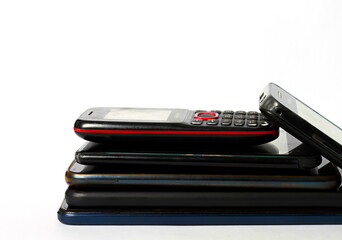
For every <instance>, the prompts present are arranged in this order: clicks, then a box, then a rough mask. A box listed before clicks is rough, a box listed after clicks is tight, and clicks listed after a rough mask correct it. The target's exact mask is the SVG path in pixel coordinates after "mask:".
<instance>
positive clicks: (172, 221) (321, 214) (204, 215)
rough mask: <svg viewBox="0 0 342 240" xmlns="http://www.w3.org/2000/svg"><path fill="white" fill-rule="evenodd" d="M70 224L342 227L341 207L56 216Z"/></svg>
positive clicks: (75, 211) (64, 211)
mask: <svg viewBox="0 0 342 240" xmlns="http://www.w3.org/2000/svg"><path fill="white" fill-rule="evenodd" d="M57 217H58V220H59V221H60V222H61V223H64V224H69V225H285V224H286V225H293V224H296V225H298V224H342V210H341V208H331V207H322V208H316V207H314V208H209V209H205V208H187V209H178V208H169V209H167V208H166V209H165V208H164V209H158V208H149V209H146V208H109V209H108V208H107V209H103V208H93V209H91V208H90V209H89V208H86V209H85V208H73V207H70V206H68V204H67V203H66V202H65V201H63V203H62V205H61V207H60V209H59V210H58V213H57Z"/></svg>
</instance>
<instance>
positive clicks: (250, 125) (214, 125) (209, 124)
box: [74, 107, 278, 144]
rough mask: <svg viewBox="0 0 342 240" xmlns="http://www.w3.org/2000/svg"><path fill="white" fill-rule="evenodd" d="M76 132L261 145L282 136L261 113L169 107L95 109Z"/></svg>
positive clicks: (108, 137)
mask: <svg viewBox="0 0 342 240" xmlns="http://www.w3.org/2000/svg"><path fill="white" fill-rule="evenodd" d="M74 131H75V133H76V134H77V135H78V136H80V137H82V138H84V139H86V140H89V141H92V142H115V141H125V140H129V141H132V140H142V141H150V140H152V141H177V142H179V141H186V142H190V141H196V142H210V141H215V142H220V141H222V142H230V143H235V144H241V143H242V144H261V143H265V142H269V141H271V140H274V139H275V138H277V137H278V127H277V126H276V125H274V124H273V123H272V122H271V121H269V120H267V119H266V118H265V117H264V116H263V115H261V114H260V113H258V112H254V111H249V112H246V111H235V112H234V111H231V110H225V111H219V110H212V111H205V110H198V111H191V110H186V109H168V108H165V109H164V108H163V109H160V108H108V107H107V108H91V109H88V110H86V111H85V112H84V113H83V114H82V115H81V116H80V117H79V118H78V119H77V120H76V122H75V125H74Z"/></svg>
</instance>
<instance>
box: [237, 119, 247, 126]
mask: <svg viewBox="0 0 342 240" xmlns="http://www.w3.org/2000/svg"><path fill="white" fill-rule="evenodd" d="M234 125H235V126H244V125H245V121H244V120H240V119H238V120H235V121H234Z"/></svg>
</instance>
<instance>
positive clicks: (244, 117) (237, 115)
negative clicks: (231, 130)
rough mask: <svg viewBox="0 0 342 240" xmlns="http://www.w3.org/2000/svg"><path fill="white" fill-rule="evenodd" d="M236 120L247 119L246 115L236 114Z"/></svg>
mask: <svg viewBox="0 0 342 240" xmlns="http://www.w3.org/2000/svg"><path fill="white" fill-rule="evenodd" d="M234 118H235V119H246V115H242V114H235V116H234Z"/></svg>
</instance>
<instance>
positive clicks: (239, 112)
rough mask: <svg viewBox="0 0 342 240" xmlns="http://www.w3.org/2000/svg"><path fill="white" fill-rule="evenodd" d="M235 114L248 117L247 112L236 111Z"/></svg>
mask: <svg viewBox="0 0 342 240" xmlns="http://www.w3.org/2000/svg"><path fill="white" fill-rule="evenodd" d="M235 114H241V115H246V112H245V111H236V112H235Z"/></svg>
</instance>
